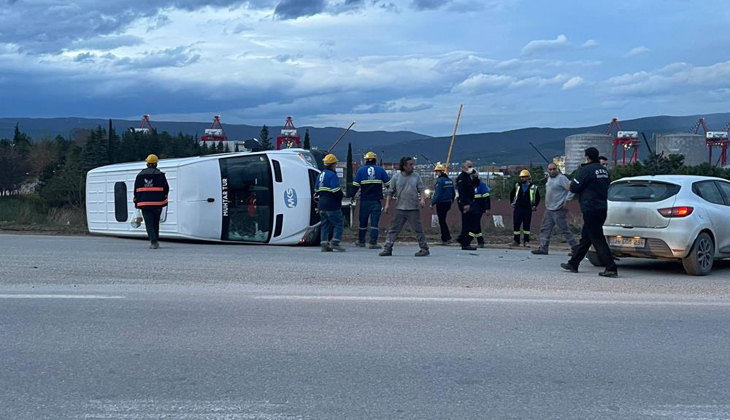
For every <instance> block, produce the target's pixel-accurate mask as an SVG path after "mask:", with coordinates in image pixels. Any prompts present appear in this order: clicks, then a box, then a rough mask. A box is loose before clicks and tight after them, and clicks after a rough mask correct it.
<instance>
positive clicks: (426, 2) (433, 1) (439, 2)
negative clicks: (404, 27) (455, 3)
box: [411, 0, 452, 10]
mask: <svg viewBox="0 0 730 420" xmlns="http://www.w3.org/2000/svg"><path fill="white" fill-rule="evenodd" d="M451 1H452V0H413V2H412V3H411V6H412V7H413V8H414V9H416V10H436V9H439V8H441V7H443V6H446V5H447V4H449V3H451Z"/></svg>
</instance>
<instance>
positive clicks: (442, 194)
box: [431, 163, 456, 245]
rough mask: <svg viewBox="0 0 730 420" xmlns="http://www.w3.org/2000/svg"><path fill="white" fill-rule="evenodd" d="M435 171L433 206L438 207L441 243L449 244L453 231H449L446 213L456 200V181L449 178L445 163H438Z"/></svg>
mask: <svg viewBox="0 0 730 420" xmlns="http://www.w3.org/2000/svg"><path fill="white" fill-rule="evenodd" d="M434 172H436V174H437V176H438V177H437V178H436V188H435V192H434V194H433V198H432V199H431V208H433V207H436V214H437V215H438V218H439V228H440V229H441V245H448V244H449V243H450V242H451V232H449V226H448V225H447V224H446V215H447V214H448V213H449V210H450V209H451V204H453V202H454V196H455V195H456V191H454V181H452V180H451V178H449V175H448V174H447V173H446V167H445V166H444V165H442V164H440V163H437V164H436V168H434Z"/></svg>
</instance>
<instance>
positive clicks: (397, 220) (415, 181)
mask: <svg viewBox="0 0 730 420" xmlns="http://www.w3.org/2000/svg"><path fill="white" fill-rule="evenodd" d="M398 168H399V170H400V171H399V172H397V173H396V174H395V175H393V179H391V180H390V187H389V188H388V191H387V192H386V195H385V213H388V212H389V211H390V201H391V198H392V197H395V198H396V199H397V204H396V206H395V214H394V215H393V220H392V221H391V222H390V229H389V230H388V239H387V241H386V242H385V247H384V249H383V251H382V252H381V253H380V254H378V255H380V256H381V257H389V256H392V255H393V244H395V240H396V239H397V238H398V234H399V233H400V231H401V230H403V227H404V226H405V224H406V222H408V223H409V224H410V225H411V228H413V230H414V231H415V232H416V238H417V239H418V246H419V247H420V248H421V249H420V250H419V251H418V252H416V257H425V256H428V255H429V254H430V252H429V250H428V243H426V234H425V233H424V232H423V223H422V222H421V211H420V209H422V208H424V207H425V206H426V194H425V191H424V187H423V180H421V177H420V176H419V175H418V174H417V173H415V172H413V158H410V157H403V158H401V160H400V164H399V165H398Z"/></svg>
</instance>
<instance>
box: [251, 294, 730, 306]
mask: <svg viewBox="0 0 730 420" xmlns="http://www.w3.org/2000/svg"><path fill="white" fill-rule="evenodd" d="M253 298H254V299H262V300H303V301H361V302H444V303H539V304H565V305H637V306H639V305H648V306H720V307H730V302H718V301H658V300H593V299H526V298H479V297H473V298H470V297H425V296H338V295H320V296H317V295H259V296H254V297H253Z"/></svg>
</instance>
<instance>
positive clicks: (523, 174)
mask: <svg viewBox="0 0 730 420" xmlns="http://www.w3.org/2000/svg"><path fill="white" fill-rule="evenodd" d="M520 176H521V177H522V176H530V171H528V170H527V169H523V170H522V171H521V172H520Z"/></svg>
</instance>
